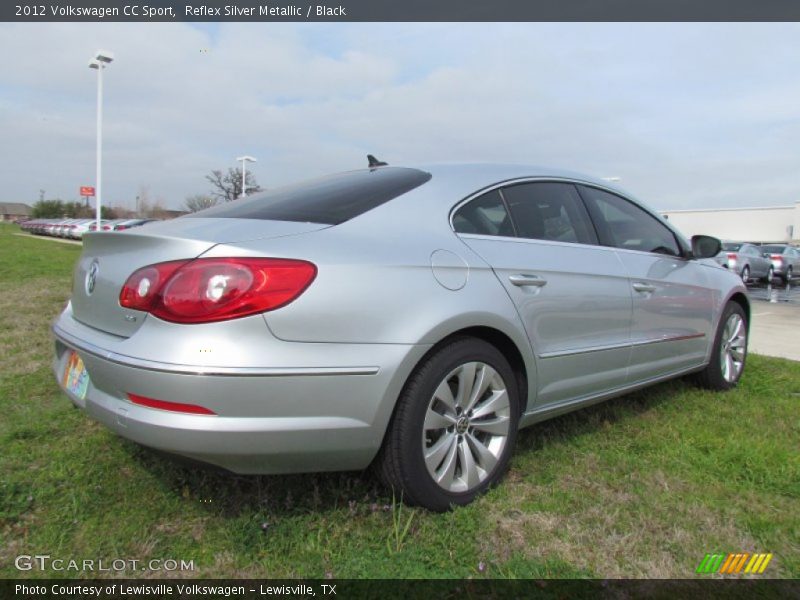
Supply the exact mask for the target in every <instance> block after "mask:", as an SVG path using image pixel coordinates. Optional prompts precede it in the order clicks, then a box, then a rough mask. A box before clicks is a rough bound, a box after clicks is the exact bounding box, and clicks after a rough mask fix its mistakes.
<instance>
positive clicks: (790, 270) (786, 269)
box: [760, 244, 800, 283]
mask: <svg viewBox="0 0 800 600" xmlns="http://www.w3.org/2000/svg"><path fill="white" fill-rule="evenodd" d="M760 249H761V251H762V252H763V253H764V257H765V258H767V259H768V260H770V261H771V262H772V268H773V269H774V271H775V275H777V276H778V277H780V278H781V279H782V280H783V282H784V283H789V282H790V281H791V280H792V277H794V276H795V274H796V273H800V250H798V249H797V248H795V247H794V246H790V245H789V244H765V245H763V246H761V248H760Z"/></svg>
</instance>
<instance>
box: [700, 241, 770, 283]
mask: <svg viewBox="0 0 800 600" xmlns="http://www.w3.org/2000/svg"><path fill="white" fill-rule="evenodd" d="M714 260H716V261H717V263H719V264H720V265H722V266H723V267H725V268H726V269H730V270H731V271H733V272H734V273H738V274H739V277H741V278H742V281H744V282H745V283H747V282H749V281H751V280H753V279H757V280H761V281H764V282H766V283H769V282H770V281H772V279H773V277H774V276H775V271H774V269H773V266H772V261H770V260H769V259H768V258H765V257H764V255H763V252H762V251H761V250H760V249H759V248H758V246H755V245H754V244H748V243H747V242H723V244H722V250H721V251H720V253H719V254H717V255H716V256H715V257H714Z"/></svg>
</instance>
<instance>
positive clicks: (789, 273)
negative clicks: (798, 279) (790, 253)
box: [783, 267, 794, 285]
mask: <svg viewBox="0 0 800 600" xmlns="http://www.w3.org/2000/svg"><path fill="white" fill-rule="evenodd" d="M792 277H794V274H793V273H792V267H789V268H787V269H786V274H785V275H784V276H783V283H785V284H786V285H789V283H791V281H792Z"/></svg>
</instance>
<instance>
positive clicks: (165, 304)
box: [119, 258, 317, 323]
mask: <svg viewBox="0 0 800 600" xmlns="http://www.w3.org/2000/svg"><path fill="white" fill-rule="evenodd" d="M316 275H317V267H316V266H315V265H314V264H312V263H310V262H307V261H304V260H293V259H284V258H198V259H196V260H193V261H171V262H165V263H159V264H155V265H150V266H147V267H143V268H141V269H139V270H138V271H136V272H135V273H133V275H131V276H130V277H129V278H128V280H127V281H126V282H125V285H124V286H123V287H122V291H121V292H120V295H119V303H120V306H122V307H124V308H131V309H134V310H141V311H145V312H149V313H152V314H153V315H155V316H157V317H158V318H160V319H164V320H165V321H172V322H174V323H210V322H213V321H224V320H227V319H236V318H239V317H244V316H247V315H252V314H255V313H261V312H266V311H268V310H274V309H276V308H280V307H281V306H285V305H287V304H289V303H290V302H292V301H293V300H295V299H296V298H297V297H298V296H300V294H302V293H303V292H304V291H305V290H306V288H308V286H309V285H310V284H311V282H312V281H313V280H314V278H315V277H316Z"/></svg>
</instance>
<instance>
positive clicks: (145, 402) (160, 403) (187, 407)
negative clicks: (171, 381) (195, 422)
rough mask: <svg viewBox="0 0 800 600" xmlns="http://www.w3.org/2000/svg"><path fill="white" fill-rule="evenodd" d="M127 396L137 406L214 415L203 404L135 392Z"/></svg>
mask: <svg viewBox="0 0 800 600" xmlns="http://www.w3.org/2000/svg"><path fill="white" fill-rule="evenodd" d="M128 398H130V401H131V402H133V403H134V404H138V405H139V406H146V407H148V408H157V409H159V410H171V411H173V412H183V413H189V414H192V415H215V414H217V413H215V412H214V411H213V410H209V409H208V408H206V407H205V406H198V405H197V404H185V403H183V402H167V401H165V400H156V399H155V398H146V397H145V396H138V395H137V394H128Z"/></svg>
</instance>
